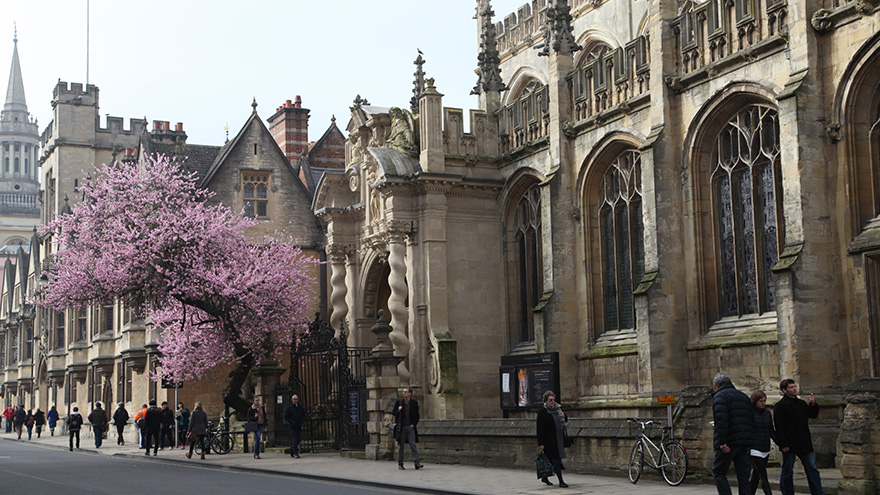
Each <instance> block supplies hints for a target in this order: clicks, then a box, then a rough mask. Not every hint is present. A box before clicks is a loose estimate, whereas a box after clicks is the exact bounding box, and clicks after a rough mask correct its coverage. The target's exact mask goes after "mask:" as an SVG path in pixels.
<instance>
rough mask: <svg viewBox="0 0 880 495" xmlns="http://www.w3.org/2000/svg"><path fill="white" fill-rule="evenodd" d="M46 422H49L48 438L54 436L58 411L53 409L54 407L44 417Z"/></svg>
mask: <svg viewBox="0 0 880 495" xmlns="http://www.w3.org/2000/svg"><path fill="white" fill-rule="evenodd" d="M46 420H47V421H48V422H49V433H50V436H53V437H54V436H55V426H57V425H58V411H57V410H56V409H55V406H52V408H51V409H49V413H48V414H47V415H46Z"/></svg>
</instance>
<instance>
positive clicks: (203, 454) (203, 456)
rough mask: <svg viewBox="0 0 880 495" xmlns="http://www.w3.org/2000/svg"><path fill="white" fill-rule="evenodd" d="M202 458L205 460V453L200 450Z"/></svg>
mask: <svg viewBox="0 0 880 495" xmlns="http://www.w3.org/2000/svg"><path fill="white" fill-rule="evenodd" d="M202 460H203V461H204V460H205V453H204V452H202Z"/></svg>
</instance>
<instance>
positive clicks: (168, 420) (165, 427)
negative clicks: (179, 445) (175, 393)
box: [159, 401, 174, 450]
mask: <svg viewBox="0 0 880 495" xmlns="http://www.w3.org/2000/svg"><path fill="white" fill-rule="evenodd" d="M159 441H160V442H161V443H162V445H161V447H162V450H165V447H168V448H169V449H173V448H174V411H172V410H171V408H170V407H168V402H167V401H162V433H160V434H159Z"/></svg>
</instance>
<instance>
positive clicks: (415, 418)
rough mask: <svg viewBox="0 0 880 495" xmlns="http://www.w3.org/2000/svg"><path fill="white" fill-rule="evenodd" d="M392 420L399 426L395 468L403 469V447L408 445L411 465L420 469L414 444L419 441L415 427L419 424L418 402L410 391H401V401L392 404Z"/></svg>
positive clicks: (406, 389) (409, 389)
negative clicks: (411, 460) (398, 445)
mask: <svg viewBox="0 0 880 495" xmlns="http://www.w3.org/2000/svg"><path fill="white" fill-rule="evenodd" d="M393 414H394V419H395V421H397V424H399V425H400V439H398V442H400V448H399V449H398V451H397V467H398V468H399V469H401V470H403V469H405V468H404V467H403V446H404V444H407V443H408V444H409V448H410V450H412V457H413V464H415V467H416V469H422V468H423V467H424V466H422V463H420V462H419V449H418V448H417V447H416V443H418V441H419V433H418V430H417V429H416V426H418V424H419V402H418V401H417V400H415V399H413V398H412V389H411V388H409V387H407V388H405V389H403V399H398V400H397V402H396V403H395V404H394V411H393Z"/></svg>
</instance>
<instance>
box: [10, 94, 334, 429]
mask: <svg viewBox="0 0 880 495" xmlns="http://www.w3.org/2000/svg"><path fill="white" fill-rule="evenodd" d="M52 106H53V108H54V119H53V121H52V122H51V123H50V124H49V126H47V127H46V129H45V130H44V131H43V134H42V142H43V149H44V152H43V155H42V157H41V158H40V166H41V170H42V174H43V184H44V189H43V191H42V193H43V198H42V202H43V204H44V205H46V207H45V208H44V209H43V212H42V215H43V217H42V222H43V223H45V222H48V221H49V220H50V219H51V218H53V216H54V215H55V214H56V213H57V212H63V211H66V210H69V209H70V207H71V204H73V203H74V202H75V201H78V200H79V199H80V198H79V197H78V196H77V193H76V188H77V187H78V186H79V185H80V181H81V180H82V179H83V172H82V171H84V170H85V171H88V170H89V169H90V167H91V166H92V164H100V163H107V162H111V161H115V160H120V161H135V160H142V159H144V156H145V155H149V154H153V153H161V154H165V155H167V156H169V157H172V158H173V159H174V160H177V161H179V162H181V163H183V164H184V166H185V167H186V168H187V169H188V170H190V171H192V172H194V173H195V174H196V176H197V179H198V181H199V185H200V186H201V187H205V188H208V189H210V190H211V191H213V192H214V193H215V195H214V197H213V198H212V199H211V201H218V202H223V203H225V204H227V205H229V206H230V207H232V208H233V209H236V210H244V211H245V214H247V215H249V216H253V217H256V218H258V219H260V220H262V223H260V224H259V225H258V226H255V227H253V228H252V232H251V233H252V234H253V235H254V236H255V237H256V238H261V237H262V236H264V235H267V234H270V233H274V232H276V231H281V232H285V233H287V234H290V235H291V236H292V237H293V238H295V239H297V242H298V243H299V245H300V246H301V247H302V249H303V251H304V252H305V253H307V254H311V255H313V256H315V257H318V258H321V257H322V256H323V254H322V251H321V249H320V248H321V242H322V229H321V226H320V224H319V222H318V220H317V218H316V217H315V216H314V215H313V214H312V211H311V193H310V192H309V190H308V188H307V186H306V184H305V183H304V182H303V181H301V180H300V178H299V169H298V168H297V167H295V166H294V165H291V163H290V161H289V160H288V159H287V157H286V156H285V154H284V152H283V151H282V149H281V147H280V146H279V143H277V142H276V141H275V139H273V136H272V134H271V133H270V132H269V129H268V128H267V127H266V125H265V124H264V123H263V121H262V120H261V119H260V117H259V115H258V113H257V105H256V102H254V103H253V112H252V114H251V116H250V118H249V119H248V120H247V121H246V122H245V123H244V125H243V126H242V129H241V130H240V131H239V132H238V134H237V135H235V136H234V138H233V139H231V140H227V142H226V143H225V144H223V145H222V146H206V145H196V144H189V143H187V135H186V132H185V131H184V129H183V124H182V123H177V124H176V125H175V126H174V128H173V129H172V127H171V124H170V122H167V121H158V120H157V121H153V123H152V129H151V130H150V129H148V128H147V123H146V121H145V120H143V119H137V118H134V119H131V120H130V122H129V125H128V127H127V128H126V127H125V125H124V122H123V119H122V118H119V117H112V116H108V117H107V118H106V121H105V122H103V124H104V125H102V122H101V117H100V114H99V90H98V88H97V87H96V86H94V85H88V86H87V87H83V86H82V85H81V84H76V83H73V84H68V83H66V82H59V83H58V84H57V85H56V86H55V89H54V91H53V99H52ZM304 110H305V112H306V125H307V116H308V110H306V109H304ZM333 128H335V126H331V130H332V129H333ZM329 132H330V130H328V133H329ZM336 132H338V130H337V131H336ZM315 152H316V153H323V152H325V151H321V146H318V147H317V148H316V150H315ZM297 158H301V157H299V156H297ZM338 161H339V162H340V163H339V164H338V165H336V166H337V167H341V160H338ZM30 248H31V252H30V255H28V254H27V253H26V252H25V251H19V252H18V256H17V261H16V264H14V265H13V264H12V263H11V262H7V264H6V266H7V267H8V268H9V270H8V273H7V274H6V276H5V283H4V293H3V298H2V302H0V304H2V306H0V321H2V322H3V323H4V325H3V327H2V329H0V383H2V384H3V395H2V399H0V400H2V403H3V404H4V406H5V405H6V404H12V403H22V404H25V405H26V406H27V407H29V408H32V407H40V408H41V409H43V410H44V411H45V410H47V409H48V407H49V406H51V405H55V406H57V407H58V410H59V412H60V413H61V414H62V416H64V414H66V412H67V411H68V410H69V408H70V407H72V406H79V407H80V408H81V409H83V410H90V409H91V408H92V407H94V403H95V402H96V401H103V402H104V403H105V404H114V403H116V402H124V403H125V404H126V406H127V408H128V409H129V411H133V410H134V409H136V408H139V407H140V405H141V404H143V403H146V402H147V401H148V400H149V399H154V398H155V399H158V400H159V401H160V402H161V401H162V400H168V401H173V400H174V391H173V390H166V389H162V388H160V385H159V384H158V383H157V382H155V381H152V380H150V379H149V374H150V373H151V372H155V371H156V370H157V368H158V366H159V365H158V356H157V343H156V338H157V337H158V336H157V335H156V334H155V333H154V332H153V331H152V329H151V327H150V326H149V325H148V324H147V322H145V321H144V320H143V319H138V318H136V317H133V316H132V314H131V312H130V311H129V310H128V308H124V307H122V306H121V305H120V304H110V305H105V306H99V307H87V308H71V309H68V310H66V311H58V312H55V311H49V310H46V309H42V308H35V307H34V305H33V304H32V302H31V300H30V298H31V297H34V296H35V297H39V290H40V287H39V284H40V275H41V273H42V272H43V270H45V269H46V267H47V266H48V261H47V260H48V258H49V257H50V256H51V254H52V252H53V251H54V249H55V247H54V246H53V245H52V239H51V237H50V236H46V235H43V236H40V235H39V234H33V239H32V240H31V243H30ZM13 268H14V269H13ZM314 270H315V273H314V274H313V276H314V278H315V280H318V281H320V280H321V279H322V278H323V277H324V275H323V268H322V265H318V266H316V267H315V269H314ZM322 287H323V285H321V284H320V282H319V283H318V286H317V287H316V289H315V300H314V303H313V310H314V311H321V309H322V307H323V306H322V305H323V304H325V302H326V297H323V296H322ZM228 371H229V370H228V369H219V370H215V371H214V372H212V373H211V374H210V375H209V376H208V377H206V378H205V379H204V380H203V381H202V382H200V383H193V384H185V385H184V388H183V389H181V390H179V398H180V400H183V401H185V403H186V404H188V405H190V406H191V405H192V403H193V402H194V401H196V400H198V401H201V402H203V404H204V406H205V408H206V410H207V411H209V412H210V414H211V415H218V414H220V413H221V412H222V411H223V405H222V394H221V391H222V390H223V387H224V386H225V385H226V382H227V378H226V373H227V372H228ZM132 434H134V432H133V430H132Z"/></svg>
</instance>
